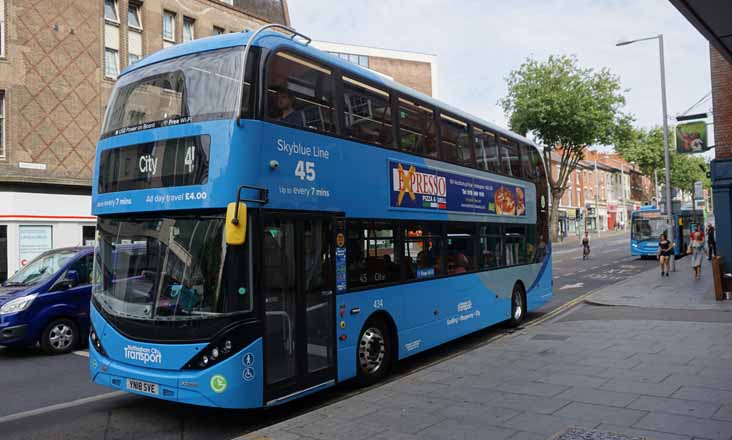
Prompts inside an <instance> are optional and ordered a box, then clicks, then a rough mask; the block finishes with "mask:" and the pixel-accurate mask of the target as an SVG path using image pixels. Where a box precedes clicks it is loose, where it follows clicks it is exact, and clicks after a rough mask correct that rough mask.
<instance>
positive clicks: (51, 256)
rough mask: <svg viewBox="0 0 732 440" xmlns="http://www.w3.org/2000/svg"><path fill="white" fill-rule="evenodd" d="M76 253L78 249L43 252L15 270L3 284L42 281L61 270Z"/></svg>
mask: <svg viewBox="0 0 732 440" xmlns="http://www.w3.org/2000/svg"><path fill="white" fill-rule="evenodd" d="M76 253H77V251H73V250H57V251H52V252H46V253H44V254H41V255H39V256H38V257H36V259H34V260H32V261H31V262H30V263H28V264H27V265H26V266H24V267H22V268H21V269H20V270H19V271H17V272H15V274H14V275H13V276H12V277H10V278H9V279H8V280H7V281H5V282H4V283H3V286H29V285H31V284H37V283H42V282H44V281H46V280H48V279H49V278H51V277H52V276H53V275H54V274H55V273H56V272H58V271H59V270H61V268H62V267H64V266H65V265H66V263H68V262H69V260H70V259H71V258H73V257H74V255H76Z"/></svg>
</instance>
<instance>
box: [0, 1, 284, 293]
mask: <svg viewBox="0 0 732 440" xmlns="http://www.w3.org/2000/svg"><path fill="white" fill-rule="evenodd" d="M269 22H279V23H284V24H289V16H288V12H287V3H286V1H284V0H222V1H219V0H141V1H133V0H53V1H48V0H0V40H1V44H0V130H1V136H0V281H3V280H4V279H5V278H6V277H7V276H8V274H12V273H13V272H14V271H15V270H16V269H17V268H18V267H19V266H20V265H22V264H23V263H25V262H27V261H28V260H29V259H30V258H32V257H33V256H34V255H37V254H38V253H39V252H40V251H43V250H45V249H48V248H57V247H62V246H73V245H80V244H83V243H84V242H88V241H90V240H93V239H94V224H95V219H94V217H92V216H90V215H89V213H90V203H91V202H90V197H89V195H90V193H91V178H92V174H93V169H92V168H93V164H94V155H95V145H96V142H97V139H98V137H99V131H100V126H101V121H102V118H103V115H104V110H105V105H106V102H107V100H108V98H109V95H110V92H111V90H112V87H113V86H114V81H115V78H116V75H117V73H118V72H119V71H121V70H122V69H124V68H125V67H126V66H127V65H128V64H129V63H132V62H134V61H136V60H137V59H139V58H142V57H144V56H146V55H149V54H151V53H153V52H155V51H157V50H160V49H161V48H163V47H164V46H167V45H170V44H175V43H178V42H182V41H186V40H188V39H193V38H200V37H205V36H209V35H214V34H217V33H223V32H238V31H241V30H244V29H255V28H257V27H260V26H261V25H263V24H266V23H269Z"/></svg>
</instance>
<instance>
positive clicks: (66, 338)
mask: <svg viewBox="0 0 732 440" xmlns="http://www.w3.org/2000/svg"><path fill="white" fill-rule="evenodd" d="M78 340H79V332H78V329H77V328H76V324H75V323H74V321H72V320H70V319H68V318H59V319H55V320H53V321H51V323H50V324H48V325H47V326H46V328H45V329H44V330H43V334H41V348H42V349H43V351H45V352H46V353H48V354H62V353H68V352H70V351H71V350H73V349H74V347H76V344H77V342H78Z"/></svg>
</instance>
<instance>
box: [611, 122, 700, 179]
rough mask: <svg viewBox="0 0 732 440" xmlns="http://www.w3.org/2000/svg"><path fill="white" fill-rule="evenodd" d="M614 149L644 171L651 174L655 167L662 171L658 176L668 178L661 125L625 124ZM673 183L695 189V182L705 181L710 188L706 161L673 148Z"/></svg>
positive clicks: (648, 174) (671, 155) (647, 174)
mask: <svg viewBox="0 0 732 440" xmlns="http://www.w3.org/2000/svg"><path fill="white" fill-rule="evenodd" d="M615 150H616V151H617V152H618V153H620V155H621V156H623V158H624V159H625V160H627V161H632V162H635V163H636V164H637V165H638V167H639V168H640V170H641V172H642V173H643V174H645V175H646V176H652V175H653V171H654V170H658V172H659V180H660V182H661V183H663V182H665V177H663V176H664V174H663V173H664V170H665V169H666V162H665V160H664V147H663V130H662V129H661V127H653V128H651V129H648V130H645V129H643V128H635V127H623V128H622V134H619V135H618V137H617V142H616V144H615ZM670 153H671V154H670V157H671V186H672V187H674V188H678V189H680V190H683V191H693V190H694V182H696V181H697V180H699V181H702V182H704V185H705V186H706V187H707V188H708V187H709V186H710V181H709V178H708V177H707V176H706V172H707V169H708V167H707V163H706V162H705V161H704V159H703V158H702V157H700V156H696V155H687V154H678V153H676V151H675V150H673V149H672V150H671V151H670Z"/></svg>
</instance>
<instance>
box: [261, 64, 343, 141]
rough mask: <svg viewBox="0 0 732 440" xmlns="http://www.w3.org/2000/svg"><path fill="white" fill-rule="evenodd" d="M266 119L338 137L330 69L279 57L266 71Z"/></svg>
mask: <svg viewBox="0 0 732 440" xmlns="http://www.w3.org/2000/svg"><path fill="white" fill-rule="evenodd" d="M267 116H268V118H269V119H270V120H273V121H276V122H280V123H283V124H286V125H291V126H294V127H301V128H309V129H312V130H318V131H324V132H328V133H335V123H334V117H333V76H332V74H331V71H330V69H328V68H326V67H323V66H321V65H319V64H316V63H314V62H312V61H309V60H305V59H303V58H300V57H297V56H294V55H291V54H288V53H284V52H278V53H276V54H275V55H274V56H273V57H272V58H271V61H270V63H269V67H268V70H267Z"/></svg>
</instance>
